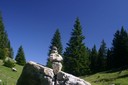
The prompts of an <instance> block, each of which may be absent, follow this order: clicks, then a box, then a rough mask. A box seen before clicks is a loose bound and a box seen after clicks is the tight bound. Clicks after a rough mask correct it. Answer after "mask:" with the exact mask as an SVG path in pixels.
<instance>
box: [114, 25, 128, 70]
mask: <svg viewBox="0 0 128 85" xmlns="http://www.w3.org/2000/svg"><path fill="white" fill-rule="evenodd" d="M112 56H113V58H114V61H113V62H114V67H115V68H119V67H122V66H126V65H128V33H127V32H126V30H124V28H123V27H122V28H121V30H117V31H116V33H115V35H114V39H113V42H112Z"/></svg>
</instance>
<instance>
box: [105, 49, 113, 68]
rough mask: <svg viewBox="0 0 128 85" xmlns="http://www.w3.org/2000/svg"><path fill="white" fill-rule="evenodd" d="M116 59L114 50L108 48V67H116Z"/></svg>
mask: <svg viewBox="0 0 128 85" xmlns="http://www.w3.org/2000/svg"><path fill="white" fill-rule="evenodd" d="M113 62H114V59H113V56H112V50H111V49H108V50H107V69H108V70H109V69H112V68H113V67H114V63H113Z"/></svg>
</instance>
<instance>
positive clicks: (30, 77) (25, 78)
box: [17, 61, 91, 85]
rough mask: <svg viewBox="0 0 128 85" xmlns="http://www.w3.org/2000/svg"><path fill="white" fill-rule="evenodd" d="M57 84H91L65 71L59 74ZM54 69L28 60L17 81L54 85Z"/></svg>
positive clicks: (26, 84)
mask: <svg viewBox="0 0 128 85" xmlns="http://www.w3.org/2000/svg"><path fill="white" fill-rule="evenodd" d="M56 78H57V85H91V84H90V83H89V82H87V81H84V80H83V79H80V78H78V77H75V76H73V75H71V74H68V73H65V72H62V71H61V72H59V73H58V74H57V77H56ZM55 80H56V79H55V77H54V73H53V70H52V69H50V68H48V67H45V66H43V65H40V64H38V63H35V62H32V61H30V62H28V63H27V64H26V65H25V66H24V68H23V71H22V73H21V76H20V77H19V79H18V81H17V85H54V81H55Z"/></svg>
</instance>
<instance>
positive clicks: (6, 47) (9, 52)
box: [0, 13, 13, 59]
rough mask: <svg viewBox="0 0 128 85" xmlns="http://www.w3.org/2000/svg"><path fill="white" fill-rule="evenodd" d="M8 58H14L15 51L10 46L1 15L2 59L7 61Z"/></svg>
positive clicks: (0, 51) (0, 47) (0, 56)
mask: <svg viewBox="0 0 128 85" xmlns="http://www.w3.org/2000/svg"><path fill="white" fill-rule="evenodd" d="M6 57H11V58H13V49H12V47H11V45H10V41H9V39H8V35H7V32H6V31H5V28H4V24H3V21H2V16H1V13H0V59H5V58H6Z"/></svg>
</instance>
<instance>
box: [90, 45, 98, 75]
mask: <svg viewBox="0 0 128 85" xmlns="http://www.w3.org/2000/svg"><path fill="white" fill-rule="evenodd" d="M97 57H98V52H97V50H96V45H94V46H93V48H92V50H91V54H90V60H91V64H90V69H91V71H92V73H95V72H96V71H97V70H98V69H97Z"/></svg>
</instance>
